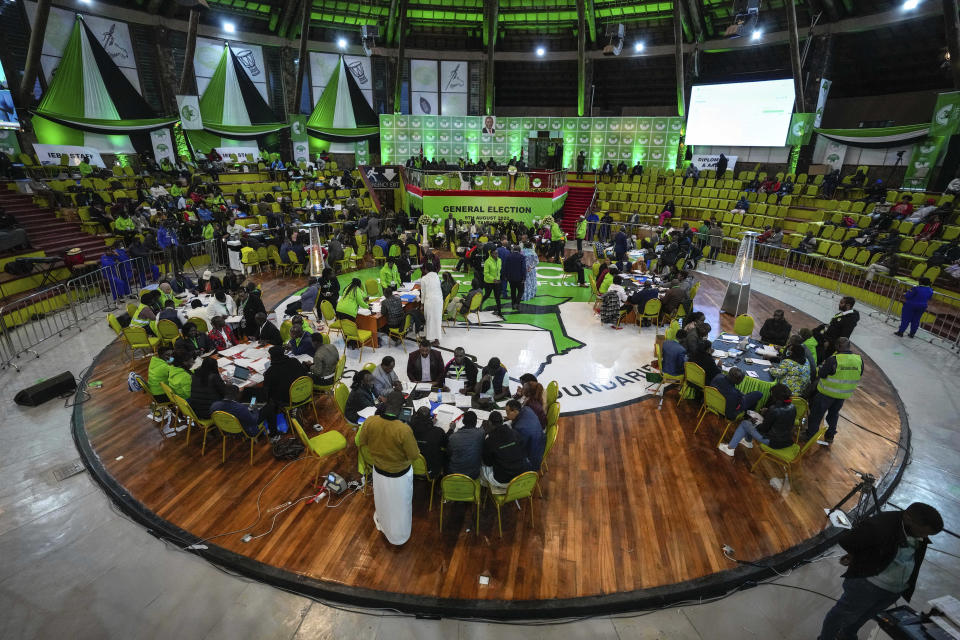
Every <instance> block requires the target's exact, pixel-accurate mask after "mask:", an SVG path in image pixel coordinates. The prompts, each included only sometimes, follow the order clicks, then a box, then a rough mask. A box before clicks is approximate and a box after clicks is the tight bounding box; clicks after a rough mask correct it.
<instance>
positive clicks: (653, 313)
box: [637, 298, 662, 331]
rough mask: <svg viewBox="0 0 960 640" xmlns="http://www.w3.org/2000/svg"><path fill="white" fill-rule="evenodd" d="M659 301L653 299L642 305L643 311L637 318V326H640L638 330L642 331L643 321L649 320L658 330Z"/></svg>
mask: <svg viewBox="0 0 960 640" xmlns="http://www.w3.org/2000/svg"><path fill="white" fill-rule="evenodd" d="M661 306H662V305H661V303H660V300H658V299H657V298H653V299H651V300H647V301H646V303H644V305H643V311H642V312H641V313H640V314H639V315H638V316H637V324H638V325H640V328H641V329H643V321H644V320H649V321H650V322H652V323H653V325H654V326H655V327H656V328H657V330H658V331H659V330H660V308H661Z"/></svg>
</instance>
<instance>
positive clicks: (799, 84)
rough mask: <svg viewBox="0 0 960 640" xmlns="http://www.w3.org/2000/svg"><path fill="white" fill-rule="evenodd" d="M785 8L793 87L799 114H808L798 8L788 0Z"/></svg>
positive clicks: (793, 0) (793, 1) (793, 2)
mask: <svg viewBox="0 0 960 640" xmlns="http://www.w3.org/2000/svg"><path fill="white" fill-rule="evenodd" d="M783 8H784V10H785V11H786V12H787V31H788V32H789V35H790V67H791V69H792V70H793V87H794V93H796V97H795V100H796V105H797V112H798V113H806V109H805V102H804V100H803V68H802V65H801V63H800V34H799V33H798V32H797V6H796V2H795V0H786V2H784V3H783Z"/></svg>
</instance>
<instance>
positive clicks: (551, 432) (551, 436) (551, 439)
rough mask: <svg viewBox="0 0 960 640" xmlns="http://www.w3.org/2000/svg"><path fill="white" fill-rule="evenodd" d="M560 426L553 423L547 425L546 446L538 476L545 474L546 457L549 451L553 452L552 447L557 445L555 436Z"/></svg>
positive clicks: (546, 468)
mask: <svg viewBox="0 0 960 640" xmlns="http://www.w3.org/2000/svg"><path fill="white" fill-rule="evenodd" d="M559 431H560V426H559V424H558V423H556V422H554V423H553V424H548V425H547V440H546V445H545V446H544V448H543V460H542V461H541V462H540V475H541V476H542V475H543V474H544V473H546V472H547V470H548V467H547V456H549V455H550V451H552V450H553V445H555V444H556V443H557V436H558V435H559Z"/></svg>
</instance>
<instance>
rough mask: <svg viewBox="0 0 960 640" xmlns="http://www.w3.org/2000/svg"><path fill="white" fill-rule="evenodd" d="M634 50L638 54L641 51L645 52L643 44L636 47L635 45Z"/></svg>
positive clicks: (640, 43)
mask: <svg viewBox="0 0 960 640" xmlns="http://www.w3.org/2000/svg"><path fill="white" fill-rule="evenodd" d="M633 50H634V51H636V52H637V53H640V52H641V51H643V43H642V42H638V43H636V44H635V45H633Z"/></svg>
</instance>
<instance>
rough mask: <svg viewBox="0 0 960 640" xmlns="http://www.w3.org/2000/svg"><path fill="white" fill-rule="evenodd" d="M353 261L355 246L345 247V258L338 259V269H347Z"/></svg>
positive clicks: (341, 270) (342, 270) (341, 271)
mask: <svg viewBox="0 0 960 640" xmlns="http://www.w3.org/2000/svg"><path fill="white" fill-rule="evenodd" d="M352 262H353V247H344V248H343V259H341V260H337V269H338V270H339V271H340V273H343V272H344V271H346V270H347V267H349V266H350V264H351V263H352Z"/></svg>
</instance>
